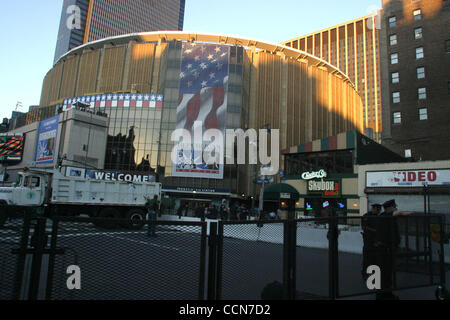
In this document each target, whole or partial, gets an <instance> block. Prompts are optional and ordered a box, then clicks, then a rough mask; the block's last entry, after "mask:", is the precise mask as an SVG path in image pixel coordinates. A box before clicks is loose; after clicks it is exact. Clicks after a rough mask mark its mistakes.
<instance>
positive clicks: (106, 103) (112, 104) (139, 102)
mask: <svg viewBox="0 0 450 320" xmlns="http://www.w3.org/2000/svg"><path fill="white" fill-rule="evenodd" d="M163 100H164V97H163V95H162V94H150V93H107V94H97V95H91V96H82V97H74V98H70V99H65V100H64V102H63V105H62V107H63V111H68V110H70V109H73V108H75V107H76V105H77V103H78V104H79V105H82V106H84V107H86V108H89V109H93V108H162V106H163Z"/></svg>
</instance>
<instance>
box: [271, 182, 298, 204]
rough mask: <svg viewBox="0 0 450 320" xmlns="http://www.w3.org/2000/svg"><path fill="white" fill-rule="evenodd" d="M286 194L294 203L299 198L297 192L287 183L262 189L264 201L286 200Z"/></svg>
mask: <svg viewBox="0 0 450 320" xmlns="http://www.w3.org/2000/svg"><path fill="white" fill-rule="evenodd" d="M286 194H289V199H292V200H295V201H297V200H298V199H299V198H300V195H299V193H298V191H297V190H296V189H295V188H294V187H293V186H291V185H289V184H287V183H276V184H272V185H270V186H268V187H266V188H265V189H264V200H279V199H280V198H281V199H287V198H286V197H285V196H286ZM280 195H281V196H282V197H281V196H280Z"/></svg>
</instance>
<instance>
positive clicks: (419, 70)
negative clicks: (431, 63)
mask: <svg viewBox="0 0 450 320" xmlns="http://www.w3.org/2000/svg"><path fill="white" fill-rule="evenodd" d="M424 78H425V67H418V68H417V79H424Z"/></svg>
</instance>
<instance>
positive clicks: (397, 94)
mask: <svg viewBox="0 0 450 320" xmlns="http://www.w3.org/2000/svg"><path fill="white" fill-rule="evenodd" d="M392 102H393V103H400V92H392Z"/></svg>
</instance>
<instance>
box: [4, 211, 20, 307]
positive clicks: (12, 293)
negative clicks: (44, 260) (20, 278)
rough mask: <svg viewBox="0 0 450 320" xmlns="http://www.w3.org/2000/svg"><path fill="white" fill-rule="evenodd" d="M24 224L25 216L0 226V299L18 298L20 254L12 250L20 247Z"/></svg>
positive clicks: (9, 220)
mask: <svg viewBox="0 0 450 320" xmlns="http://www.w3.org/2000/svg"><path fill="white" fill-rule="evenodd" d="M23 226H24V220H23V218H16V219H8V220H6V221H5V223H4V225H3V226H1V227H0V300H12V299H17V298H18V297H17V292H16V289H15V286H16V280H17V279H16V273H17V264H18V263H19V260H18V258H19V256H18V255H17V254H14V253H13V252H12V250H13V249H17V248H19V247H20V243H21V237H22V230H23Z"/></svg>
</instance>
